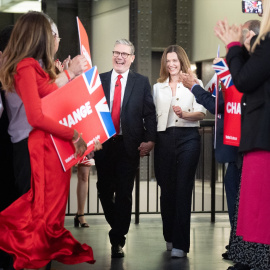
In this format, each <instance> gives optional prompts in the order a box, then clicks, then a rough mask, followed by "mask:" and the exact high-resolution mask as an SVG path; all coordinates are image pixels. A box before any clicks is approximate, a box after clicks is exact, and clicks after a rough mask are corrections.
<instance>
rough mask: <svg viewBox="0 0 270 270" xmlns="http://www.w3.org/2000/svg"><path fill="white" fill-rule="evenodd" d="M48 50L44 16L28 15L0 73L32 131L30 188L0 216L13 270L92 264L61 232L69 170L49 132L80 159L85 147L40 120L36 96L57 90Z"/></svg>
mask: <svg viewBox="0 0 270 270" xmlns="http://www.w3.org/2000/svg"><path fill="white" fill-rule="evenodd" d="M54 50H55V48H54V37H53V34H52V30H51V26H50V23H49V22H48V20H47V18H46V17H45V16H44V14H42V13H40V12H29V13H27V14H24V15H23V16H22V17H20V18H19V19H18V21H17V23H16V24H15V26H14V29H13V32H12V35H11V38H10V41H9V43H8V45H7V48H6V49H5V52H4V54H3V63H2V66H1V69H0V80H1V82H2V85H3V88H4V89H5V90H7V91H12V89H13V88H14V87H15V90H16V91H17V93H18V94H19V96H20V97H21V99H22V101H23V103H24V106H25V111H26V115H27V119H28V122H29V123H30V125H31V126H32V127H33V131H32V132H31V133H30V135H29V142H28V147H29V153H30V160H31V174H32V178H31V189H30V191H29V192H28V193H26V194H24V195H23V196H22V197H20V198H19V199H18V200H17V201H15V202H14V203H13V204H12V205H11V206H9V207H8V208H6V209H5V210H4V211H2V212H1V213H0V249H2V250H4V251H6V252H7V253H9V254H11V255H12V256H13V259H14V268H15V269H16V270H18V269H22V268H24V269H45V266H46V265H47V264H48V262H50V261H51V260H57V261H59V262H61V263H65V264H77V263H82V262H88V263H94V258H93V252H92V249H91V247H89V246H88V245H86V244H83V245H82V244H80V243H79V242H78V241H77V240H75V239H74V237H73V236H72V234H71V233H70V232H69V231H68V230H66V229H65V228H64V218H65V209H66V203H67V198H68V193H69V184H70V171H68V172H64V171H63V169H62V166H61V163H60V161H59V158H58V156H57V153H56V151H55V149H54V146H53V143H52V140H51V138H50V134H53V135H54V136H57V137H59V138H61V139H63V140H67V141H72V142H73V144H74V148H75V155H79V156H82V155H83V153H84V152H85V150H86V144H85V142H84V140H83V139H82V138H81V136H79V134H78V132H77V131H76V130H74V129H72V128H69V127H66V126H63V125H60V124H59V123H58V122H57V121H55V120H53V119H51V118H49V117H46V116H45V115H43V113H42V108H41V98H43V97H44V96H46V95H48V94H50V93H51V92H53V91H54V90H56V89H57V85H56V84H55V83H54V80H55V78H56V75H55V73H54V61H53V56H54ZM69 76H70V77H71V78H73V77H74V74H69Z"/></svg>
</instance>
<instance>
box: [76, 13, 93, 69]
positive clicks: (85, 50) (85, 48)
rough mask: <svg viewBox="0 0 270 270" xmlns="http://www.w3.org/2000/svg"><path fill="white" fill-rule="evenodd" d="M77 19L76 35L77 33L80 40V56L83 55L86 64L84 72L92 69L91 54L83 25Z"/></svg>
mask: <svg viewBox="0 0 270 270" xmlns="http://www.w3.org/2000/svg"><path fill="white" fill-rule="evenodd" d="M76 18H77V25H78V33H79V40H80V50H81V54H82V55H84V56H85V57H86V59H87V62H88V67H87V69H86V70H88V69H90V68H92V60H91V53H90V46H89V40H88V36H87V33H86V30H85V28H84V27H83V24H82V23H81V21H80V19H79V17H76Z"/></svg>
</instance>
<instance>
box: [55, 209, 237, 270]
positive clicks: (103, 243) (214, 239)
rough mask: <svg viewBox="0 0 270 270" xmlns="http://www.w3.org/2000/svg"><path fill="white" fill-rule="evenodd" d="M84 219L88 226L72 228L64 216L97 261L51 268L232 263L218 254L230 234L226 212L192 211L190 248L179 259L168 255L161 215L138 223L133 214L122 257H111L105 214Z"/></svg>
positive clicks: (214, 268)
mask: <svg viewBox="0 0 270 270" xmlns="http://www.w3.org/2000/svg"><path fill="white" fill-rule="evenodd" d="M87 221H88V223H89V224H90V228H87V229H86V228H74V227H73V217H66V224H65V226H66V228H67V229H68V230H70V231H71V232H72V234H73V235H74V237H75V238H76V239H77V240H79V241H80V242H82V243H87V244H89V245H90V246H91V247H92V248H93V251H94V257H95V260H96V263H95V264H94V265H90V264H86V263H83V264H79V265H63V264H61V263H58V262H56V261H53V263H52V268H53V269H54V270H69V269H72V270H75V269H76V270H86V269H89V270H90V269H93V270H97V269H98V270H100V269H102V270H159V269H160V270H176V269H177V270H226V269H227V268H228V267H229V266H230V265H232V262H230V261H225V260H223V259H222V257H221V254H222V253H223V252H224V250H225V248H224V247H225V245H227V244H228V240H229V234H230V225H229V221H228V215H227V214H217V216H216V222H215V223H211V222H210V215H209V214H206V213H203V214H197V213H196V214H192V218H191V247H190V252H189V253H188V256H187V258H181V259H171V257H170V252H168V251H166V250H165V242H164V240H163V236H162V224H161V218H160V215H141V217H140V224H139V225H135V224H134V217H132V223H131V226H130V231H129V233H128V236H127V243H126V246H125V247H124V251H125V254H126V256H125V258H123V259H111V257H110V243H109V238H108V231H109V226H108V224H107V223H106V221H105V219H104V216H87Z"/></svg>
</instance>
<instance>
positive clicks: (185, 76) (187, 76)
mask: <svg viewBox="0 0 270 270" xmlns="http://www.w3.org/2000/svg"><path fill="white" fill-rule="evenodd" d="M179 76H180V80H181V82H182V83H183V85H184V86H185V87H186V88H188V89H191V88H192V86H193V85H194V84H199V81H198V79H197V78H196V77H195V75H194V73H193V72H192V70H191V69H190V68H189V69H188V73H182V71H181V72H180V75H179Z"/></svg>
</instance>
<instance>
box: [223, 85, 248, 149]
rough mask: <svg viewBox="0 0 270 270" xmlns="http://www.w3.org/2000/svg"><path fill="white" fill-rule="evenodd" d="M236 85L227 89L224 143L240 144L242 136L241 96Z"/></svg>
mask: <svg viewBox="0 0 270 270" xmlns="http://www.w3.org/2000/svg"><path fill="white" fill-rule="evenodd" d="M242 96H243V94H242V93H240V92H238V91H237V89H236V87H235V86H234V85H232V86H230V87H229V88H227V89H226V91H225V108H224V137H223V142H224V144H228V145H233V146H239V144H240V138H241V98H242Z"/></svg>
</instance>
